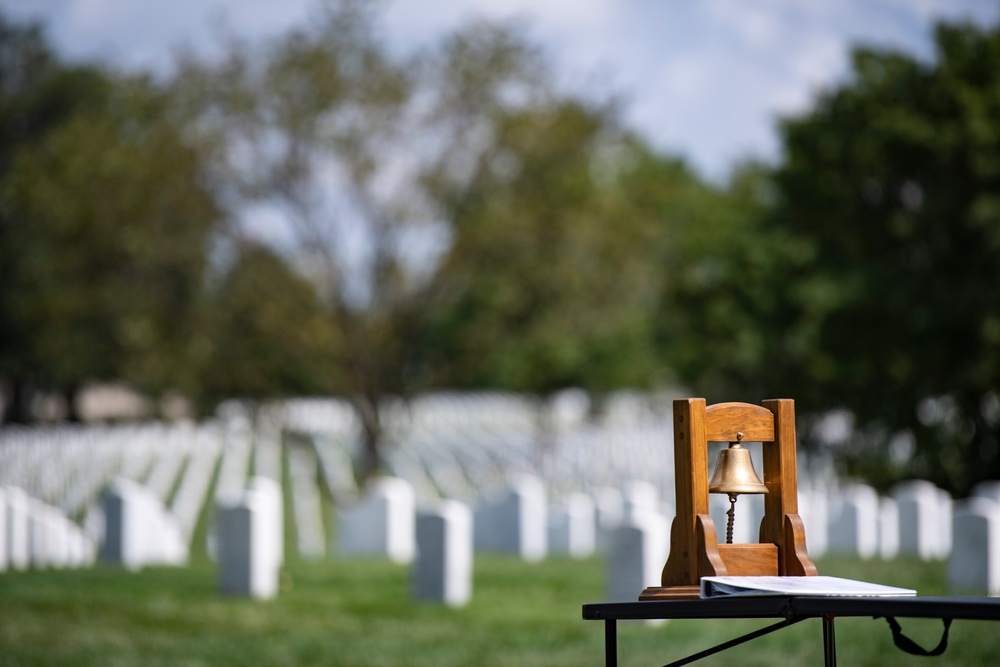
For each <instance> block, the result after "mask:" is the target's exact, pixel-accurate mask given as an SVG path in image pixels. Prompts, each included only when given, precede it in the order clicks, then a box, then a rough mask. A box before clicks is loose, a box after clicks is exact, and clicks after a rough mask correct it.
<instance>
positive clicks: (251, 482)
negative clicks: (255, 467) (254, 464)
mask: <svg viewBox="0 0 1000 667" xmlns="http://www.w3.org/2000/svg"><path fill="white" fill-rule="evenodd" d="M247 491H254V492H256V493H258V494H260V497H261V500H262V502H263V503H264V517H263V518H262V519H261V520H262V521H264V522H265V523H266V524H267V525H266V526H265V527H264V531H265V532H266V533H267V534H268V535H270V536H271V537H270V538H269V546H270V548H271V549H272V550H273V551H274V559H275V560H276V561H277V563H278V565H281V564H282V563H283V562H285V510H284V503H283V502H282V498H281V485H280V484H278V483H277V482H276V481H274V480H273V479H271V478H270V477H263V476H261V475H255V476H253V477H251V478H250V479H248V480H247Z"/></svg>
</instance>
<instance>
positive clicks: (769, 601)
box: [583, 596, 1000, 667]
mask: <svg viewBox="0 0 1000 667" xmlns="http://www.w3.org/2000/svg"><path fill="white" fill-rule="evenodd" d="M837 616H845V617H848V616H853V617H866V616H867V617H872V618H885V619H886V620H888V622H889V626H890V628H891V630H892V635H893V641H894V642H895V643H896V646H898V647H900V648H901V649H903V650H904V651H908V652H910V653H915V654H917V655H940V654H941V653H943V652H944V650H945V649H946V648H947V645H948V644H947V642H948V629H949V627H950V625H951V621H952V620H955V619H973V620H1000V598H988V597H889V598H876V597H831V596H823V597H806V596H734V597H729V598H713V599H707V600H649V601H642V602H602V603H594V604H585V605H583V618H584V619H585V620H589V621H604V651H605V664H606V665H607V666H608V667H616V666H617V664H618V623H617V622H618V621H620V620H651V619H680V618H705V619H709V618H715V619H721V618H777V619H781V620H780V621H779V622H778V623H775V624H773V625H769V626H767V627H765V628H761V629H760V630H756V631H754V632H751V633H748V634H745V635H742V636H740V637H737V638H735V639H733V640H731V641H728V642H724V643H722V644H719V645H717V646H714V647H712V648H709V649H706V650H704V651H701V652H699V653H695V654H693V655H690V656H688V657H686V658H682V659H681V660H677V661H675V662H672V663H669V664H668V665H666V666H665V667H680V666H681V665H686V664H688V663H691V662H694V661H695V660H700V659H701V658H705V657H707V656H709V655H713V654H715V653H718V652H720V651H724V650H726V649H728V648H732V647H733V646H738V645H739V644H742V643H744V642H747V641H750V640H751V639H756V638H757V637H761V636H763V635H766V634H769V633H771V632H774V631H776V630H781V629H783V628H786V627H788V626H790V625H793V624H795V623H798V622H800V621H804V620H806V619H810V618H819V619H822V621H823V656H824V664H825V665H826V666H827V667H835V665H836V664H837V641H836V636H835V634H834V618H836V617H837ZM897 617H898V618H939V619H941V620H942V621H943V622H944V632H943V634H942V636H941V640H940V642H939V643H938V645H937V646H936V647H935V648H933V649H929V650H928V649H924V648H922V647H920V646H918V645H916V644H915V643H914V642H912V641H911V640H910V639H909V638H908V637H906V636H905V635H904V634H903V633H902V631H901V630H900V626H899V624H898V623H897V622H896V618H897Z"/></svg>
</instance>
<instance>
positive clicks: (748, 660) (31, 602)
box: [0, 556, 1000, 667]
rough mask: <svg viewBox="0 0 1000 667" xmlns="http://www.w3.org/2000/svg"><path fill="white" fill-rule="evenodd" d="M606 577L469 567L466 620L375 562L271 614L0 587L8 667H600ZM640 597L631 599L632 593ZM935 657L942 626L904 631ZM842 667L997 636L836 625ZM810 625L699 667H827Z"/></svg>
mask: <svg viewBox="0 0 1000 667" xmlns="http://www.w3.org/2000/svg"><path fill="white" fill-rule="evenodd" d="M818 567H819V571H820V573H822V574H829V575H835V576H843V577H852V578H856V579H867V580H870V581H876V582H878V583H884V584H889V585H897V586H906V587H910V588H916V589H917V591H918V592H919V593H920V594H921V595H940V594H945V593H946V591H945V590H944V588H943V580H944V565H943V564H942V563H920V562H917V561H910V560H898V561H894V562H889V563H885V562H881V561H869V562H861V561H856V560H846V559H842V560H837V559H825V560H821V561H819V563H818ZM603 568H604V563H603V562H602V561H601V560H600V559H597V558H593V559H589V560H584V561H573V560H569V559H562V558H550V559H548V560H546V561H545V562H542V563H522V562H519V561H516V560H514V559H511V558H502V557H489V558H487V557H482V556H477V558H476V564H475V584H474V600H473V602H472V603H471V604H470V605H469V606H467V607H466V608H464V609H458V610H453V609H447V608H443V607H439V606H435V605H420V604H416V603H414V602H413V601H411V600H410V596H409V589H408V583H409V582H408V576H409V570H408V568H406V567H401V566H395V565H391V564H389V563H385V562H380V561H366V560H342V559H332V560H325V561H322V562H314V563H306V562H291V563H289V564H288V565H286V567H285V569H284V572H283V575H282V590H281V592H280V594H279V596H278V598H277V599H275V600H272V601H268V602H254V601H249V600H242V599H230V598H225V597H222V596H220V595H218V594H217V593H216V580H215V571H214V567H213V565H212V564H211V563H209V562H207V561H205V560H199V561H197V562H196V563H194V564H193V565H192V566H190V567H187V568H178V569H167V568H154V569H147V570H144V571H142V572H138V573H131V572H124V571H120V570H115V569H111V568H107V567H97V568H94V569H88V570H76V571H68V570H64V571H40V572H22V573H13V572H8V573H4V574H0V666H7V665H25V666H28V665H30V666H33V667H34V666H42V665H60V666H64V665H95V666H96V665H101V666H102V667H118V666H122V667H124V666H126V665H150V666H156V665H164V666H166V665H170V666H172V667H181V666H187V665H190V666H196V665H205V666H209V665H211V666H212V667H224V666H229V665H254V666H260V665H289V666H291V665H346V666H350V667H355V666H356V667H365V666H375V665H414V666H420V665H436V666H448V665H476V666H480V667H489V666H499V665H510V666H514V665H518V666H524V667H530V666H532V665H546V666H548V667H553V666H559V665H567V666H568V665H574V666H586V665H594V666H597V665H603V664H604V662H603V661H604V652H603V651H604V628H603V624H601V623H597V622H591V621H583V620H581V618H580V605H581V604H583V603H585V602H599V601H601V600H602V599H603V589H602V587H603V583H602V582H603ZM636 593H637V594H638V591H637V592H636ZM772 622H773V620H757V621H714V620H713V621H670V622H669V623H666V624H663V625H660V626H656V627H651V626H647V625H643V624H641V623H638V622H636V623H623V624H621V627H620V630H619V656H620V664H621V665H623V666H629V665H662V664H664V663H666V662H669V661H672V660H676V659H679V658H681V657H683V656H685V655H687V654H689V653H693V652H695V651H698V650H701V649H704V648H707V647H709V646H711V645H713V644H715V643H718V642H721V641H725V640H727V639H730V638H733V637H735V636H737V635H740V634H743V633H745V632H749V631H751V630H753V629H756V628H759V627H763V626H765V625H768V624H770V623H772ZM901 622H902V624H903V630H904V632H905V633H906V634H907V635H908V636H910V637H911V638H913V639H915V640H917V641H918V642H921V643H922V644H923V645H924V646H927V647H931V646H934V645H935V644H936V643H937V641H938V638H939V637H940V634H941V623H940V621H931V620H919V619H913V620H911V619H903V620H902V621H901ZM837 638H838V658H839V661H840V664H843V665H873V666H874V665H879V666H884V665H913V664H927V665H931V664H933V665H934V666H935V667H943V666H945V665H963V666H970V665H972V666H975V665H983V666H986V665H995V664H1000V625H996V624H990V623H988V622H983V621H956V622H955V624H954V625H953V626H952V631H951V639H950V642H949V648H948V651H947V652H946V653H945V654H944V655H943V656H941V657H939V658H933V659H928V658H919V657H916V656H910V655H907V654H905V653H902V652H901V651H899V650H898V649H896V648H895V647H894V646H893V644H892V640H891V635H890V632H889V628H888V626H887V625H886V623H885V621H883V620H877V621H875V620H872V619H850V618H844V619H838V621H837ZM822 662H823V657H822V629H821V623H820V621H819V620H813V621H806V622H804V623H801V624H798V625H796V626H793V627H791V628H788V629H786V630H782V631H780V632H777V633H775V634H771V635H768V636H767V637H764V638H762V639H758V640H756V641H753V642H750V643H749V644H744V645H743V646H740V647H737V648H735V649H732V650H730V651H726V652H723V653H721V654H719V655H716V656H713V657H712V658H709V659H706V660H704V661H702V662H701V663H698V664H704V665H727V666H729V665H732V666H735V665H767V666H768V667H774V666H784V665H819V664H822Z"/></svg>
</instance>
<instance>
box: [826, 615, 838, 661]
mask: <svg viewBox="0 0 1000 667" xmlns="http://www.w3.org/2000/svg"><path fill="white" fill-rule="evenodd" d="M823 664H824V665H825V667H837V634H836V632H835V630H834V627H833V616H824V617H823Z"/></svg>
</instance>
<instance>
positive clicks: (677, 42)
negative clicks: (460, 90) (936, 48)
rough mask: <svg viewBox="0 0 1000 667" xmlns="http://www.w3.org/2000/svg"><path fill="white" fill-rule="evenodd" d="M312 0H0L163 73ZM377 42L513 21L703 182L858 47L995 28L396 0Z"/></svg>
mask: <svg viewBox="0 0 1000 667" xmlns="http://www.w3.org/2000/svg"><path fill="white" fill-rule="evenodd" d="M315 2H316V0H283V1H282V2H280V3H279V2H274V1H273V0H173V1H172V2H169V3H167V2H155V3H154V2H142V1H140V0H52V1H51V2H37V1H36V0H0V7H3V8H4V9H6V10H9V12H10V14H11V15H13V16H17V17H25V16H37V17H43V18H47V19H48V20H49V21H50V22H51V24H52V30H51V34H52V35H53V38H54V39H55V40H56V41H57V43H58V44H59V45H60V47H61V48H63V49H64V50H65V51H66V52H67V53H70V54H72V55H74V56H88V55H89V56H93V55H95V54H96V55H101V56H104V57H106V58H113V59H116V60H118V61H119V62H121V63H122V64H126V65H132V66H156V67H162V66H164V64H165V63H168V62H169V60H170V51H171V49H172V48H174V47H176V46H177V44H179V43H181V42H191V43H195V44H200V45H202V46H205V45H208V44H210V43H211V37H212V30H211V26H210V21H211V19H212V17H214V16H218V15H219V14H220V12H224V13H225V14H226V16H227V21H228V24H229V25H230V26H231V27H232V28H233V29H234V30H235V31H237V32H240V33H243V34H247V35H266V34H274V33H275V32H277V31H280V30H282V29H285V28H287V27H289V26H291V25H294V24H297V23H300V22H301V21H303V20H304V18H305V17H306V16H307V15H308V12H309V10H310V9H311V8H313V7H314V6H315ZM386 8H387V11H386V15H385V33H386V35H387V39H390V40H391V41H392V43H393V45H394V46H396V47H397V48H401V49H407V50H408V49H411V48H413V47H415V46H418V45H421V44H426V43H427V42H428V41H430V40H432V39H433V38H434V37H435V36H437V35H440V34H441V33H443V32H445V31H447V30H450V29H453V28H455V27H456V26H458V25H460V24H461V23H462V22H464V21H466V20H468V19H470V18H472V17H473V16H485V17H487V18H492V19H508V18H515V17H520V18H523V19H525V20H526V21H527V23H528V26H529V30H530V35H531V36H532V37H533V38H535V39H537V40H539V41H541V42H542V43H543V44H545V45H546V46H547V47H548V49H549V50H550V51H551V54H552V57H553V58H554V59H555V60H556V62H557V64H558V69H559V71H561V72H563V73H564V74H565V75H566V76H567V78H568V79H570V80H575V81H578V82H579V81H587V80H588V78H587V75H589V74H591V73H593V72H598V73H600V74H601V75H602V76H600V77H597V78H598V79H601V78H603V79H605V80H609V81H611V82H613V85H614V86H616V87H617V88H618V89H619V91H621V92H624V93H625V94H626V97H627V98H628V99H630V100H631V105H630V106H629V107H628V109H627V111H628V118H629V119H630V121H631V122H632V123H634V124H635V125H636V126H637V127H638V128H639V129H640V130H641V131H643V132H646V133H647V134H648V135H649V136H650V137H651V138H652V139H653V140H654V141H655V142H656V143H657V144H658V145H659V146H661V147H663V148H667V149H669V150H673V151H677V152H680V153H682V154H684V155H686V156H688V157H689V158H690V159H691V160H692V161H693V162H694V163H695V164H696V165H697V166H699V167H700V168H701V169H702V170H703V171H704V172H706V173H709V174H713V175H716V176H719V175H722V174H724V173H725V171H726V169H727V167H728V165H729V163H730V162H731V160H732V159H733V158H734V157H735V156H739V155H745V154H747V153H754V154H757V155H759V156H762V157H765V158H770V157H774V156H775V155H776V154H777V142H776V138H775V135H774V132H773V126H774V122H775V117H776V114H790V113H799V112H801V111H803V110H805V109H807V108H808V107H809V105H810V104H811V103H812V100H813V99H814V98H815V95H816V92H817V91H818V90H821V89H823V88H827V87H830V86H832V85H835V84H836V83H837V82H838V81H842V80H843V78H844V77H845V76H846V74H847V72H848V66H849V61H848V58H847V55H848V53H849V50H850V47H851V45H853V44H855V43H857V42H858V41H864V42H868V43H875V44H882V45H887V46H892V47H893V48H901V49H905V50H906V51H908V52H910V53H915V54H919V55H920V56H921V57H931V55H932V48H931V44H930V36H931V24H932V22H933V20H935V19H938V18H948V19H951V20H955V19H960V18H970V19H972V20H975V21H977V22H979V23H994V22H996V21H997V20H998V17H1000V3H995V2H989V1H985V0H824V1H823V2H801V0H757V1H755V2H753V3H747V2H741V1H739V0H702V1H700V2H656V1H648V2H642V3H640V2H620V1H617V0H544V1H541V2H539V0H434V2H427V1H426V0H395V1H390V2H387V3H386Z"/></svg>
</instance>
